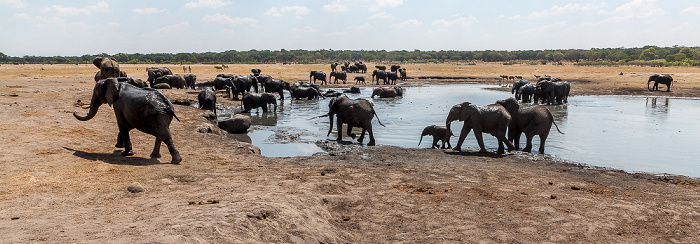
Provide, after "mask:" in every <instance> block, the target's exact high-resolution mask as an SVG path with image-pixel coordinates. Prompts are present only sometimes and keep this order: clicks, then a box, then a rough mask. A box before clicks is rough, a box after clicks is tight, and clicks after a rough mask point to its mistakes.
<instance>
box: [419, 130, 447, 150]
mask: <svg viewBox="0 0 700 244" xmlns="http://www.w3.org/2000/svg"><path fill="white" fill-rule="evenodd" d="M427 135H430V136H432V137H433V144H432V145H431V146H430V148H436V147H438V142H439V141H444V140H447V146H448V147H450V148H451V147H452V145H451V144H450V136H453V134H452V131H451V130H447V127H445V126H437V125H429V126H426V127H425V128H424V129H423V132H422V133H421V134H420V141H418V146H420V143H421V142H422V141H423V137H424V136H427ZM444 145H445V144H444V143H443V146H442V149H445V146H444Z"/></svg>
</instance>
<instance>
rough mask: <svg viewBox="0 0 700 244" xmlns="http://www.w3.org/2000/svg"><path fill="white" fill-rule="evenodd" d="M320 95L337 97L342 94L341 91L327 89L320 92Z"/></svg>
mask: <svg viewBox="0 0 700 244" xmlns="http://www.w3.org/2000/svg"><path fill="white" fill-rule="evenodd" d="M321 95H322V96H324V97H339V96H340V95H343V93H341V92H338V91H336V90H331V89H328V90H326V91H325V92H323V93H321Z"/></svg>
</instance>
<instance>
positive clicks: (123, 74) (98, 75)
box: [95, 70, 148, 87]
mask: <svg viewBox="0 0 700 244" xmlns="http://www.w3.org/2000/svg"><path fill="white" fill-rule="evenodd" d="M118 77H127V76H126V72H125V71H119V76H118ZM106 78H114V77H105V78H103V77H102V71H101V70H98V71H97V73H95V82H97V81H99V80H102V79H106ZM146 87H148V86H146Z"/></svg>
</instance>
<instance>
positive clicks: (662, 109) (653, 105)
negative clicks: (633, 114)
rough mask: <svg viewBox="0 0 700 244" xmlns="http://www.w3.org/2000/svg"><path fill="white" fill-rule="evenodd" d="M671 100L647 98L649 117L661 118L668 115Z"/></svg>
mask: <svg viewBox="0 0 700 244" xmlns="http://www.w3.org/2000/svg"><path fill="white" fill-rule="evenodd" d="M670 100H671V99H670V98H668V97H647V98H646V105H647V107H646V113H647V116H659V115H666V114H668V103H669V101H670Z"/></svg>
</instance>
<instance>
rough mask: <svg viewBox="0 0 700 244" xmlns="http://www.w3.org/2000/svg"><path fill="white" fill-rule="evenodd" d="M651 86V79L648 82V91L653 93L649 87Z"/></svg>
mask: <svg viewBox="0 0 700 244" xmlns="http://www.w3.org/2000/svg"><path fill="white" fill-rule="evenodd" d="M650 84H651V79H649V81H647V90H649V91H651V87H649V85H650Z"/></svg>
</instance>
